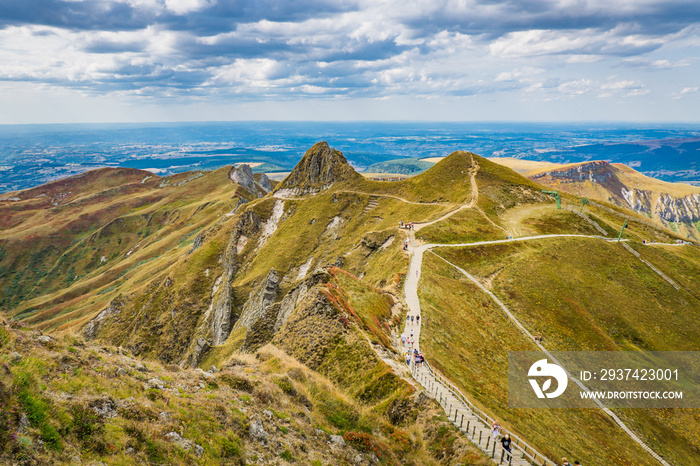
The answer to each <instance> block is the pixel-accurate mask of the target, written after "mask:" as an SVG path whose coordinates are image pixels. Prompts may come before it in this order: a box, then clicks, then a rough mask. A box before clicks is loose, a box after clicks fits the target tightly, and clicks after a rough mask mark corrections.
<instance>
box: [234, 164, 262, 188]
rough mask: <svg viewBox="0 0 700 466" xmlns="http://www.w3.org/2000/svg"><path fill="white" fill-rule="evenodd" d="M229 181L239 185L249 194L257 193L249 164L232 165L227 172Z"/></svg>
mask: <svg viewBox="0 0 700 466" xmlns="http://www.w3.org/2000/svg"><path fill="white" fill-rule="evenodd" d="M228 177H229V179H230V180H231V181H233V182H234V183H236V184H238V185H239V186H241V187H242V188H243V189H245V190H246V191H248V192H249V193H251V194H257V189H256V183H255V179H254V178H253V170H252V169H251V168H250V165H248V164H246V163H244V164H242V165H239V166H238V167H234V168H233V169H231V171H230V172H229V174H228Z"/></svg>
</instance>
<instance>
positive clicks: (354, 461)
mask: <svg viewBox="0 0 700 466" xmlns="http://www.w3.org/2000/svg"><path fill="white" fill-rule="evenodd" d="M352 462H353V463H355V464H360V463H362V455H355V458H354V459H353V460H352Z"/></svg>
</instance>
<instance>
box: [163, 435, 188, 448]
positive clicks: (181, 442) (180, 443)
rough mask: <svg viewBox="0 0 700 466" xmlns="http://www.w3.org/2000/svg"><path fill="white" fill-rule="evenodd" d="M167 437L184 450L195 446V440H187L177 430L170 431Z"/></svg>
mask: <svg viewBox="0 0 700 466" xmlns="http://www.w3.org/2000/svg"><path fill="white" fill-rule="evenodd" d="M165 438H166V439H167V440H168V441H169V442H172V443H174V444H175V445H177V446H178V447H180V448H182V449H183V450H190V449H191V448H192V447H193V446H194V442H192V441H191V440H187V439H186V438H184V437H182V436H181V435H180V434H178V433H177V432H168V433H167V434H165Z"/></svg>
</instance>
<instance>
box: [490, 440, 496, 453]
mask: <svg viewBox="0 0 700 466" xmlns="http://www.w3.org/2000/svg"><path fill="white" fill-rule="evenodd" d="M494 456H496V439H493V451H492V452H491V458H493V457H494Z"/></svg>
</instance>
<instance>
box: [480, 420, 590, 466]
mask: <svg viewBox="0 0 700 466" xmlns="http://www.w3.org/2000/svg"><path fill="white" fill-rule="evenodd" d="M500 434H501V424H500V423H499V422H498V421H493V424H491V437H493V442H494V443H496V442H497V441H498V437H499V435H500ZM511 443H512V440H511V439H510V434H508V433H506V434H505V435H504V436H502V437H501V446H502V447H503V449H504V450H505V451H507V452H508V454H509V455H511V456H512V455H513V451H512V450H511V446H510V444H511ZM561 463H562V466H572V464H571V463H569V460H567V459H566V458H562V459H561ZM574 465H578V466H581V463H580V462H579V461H578V460H577V461H574Z"/></svg>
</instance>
